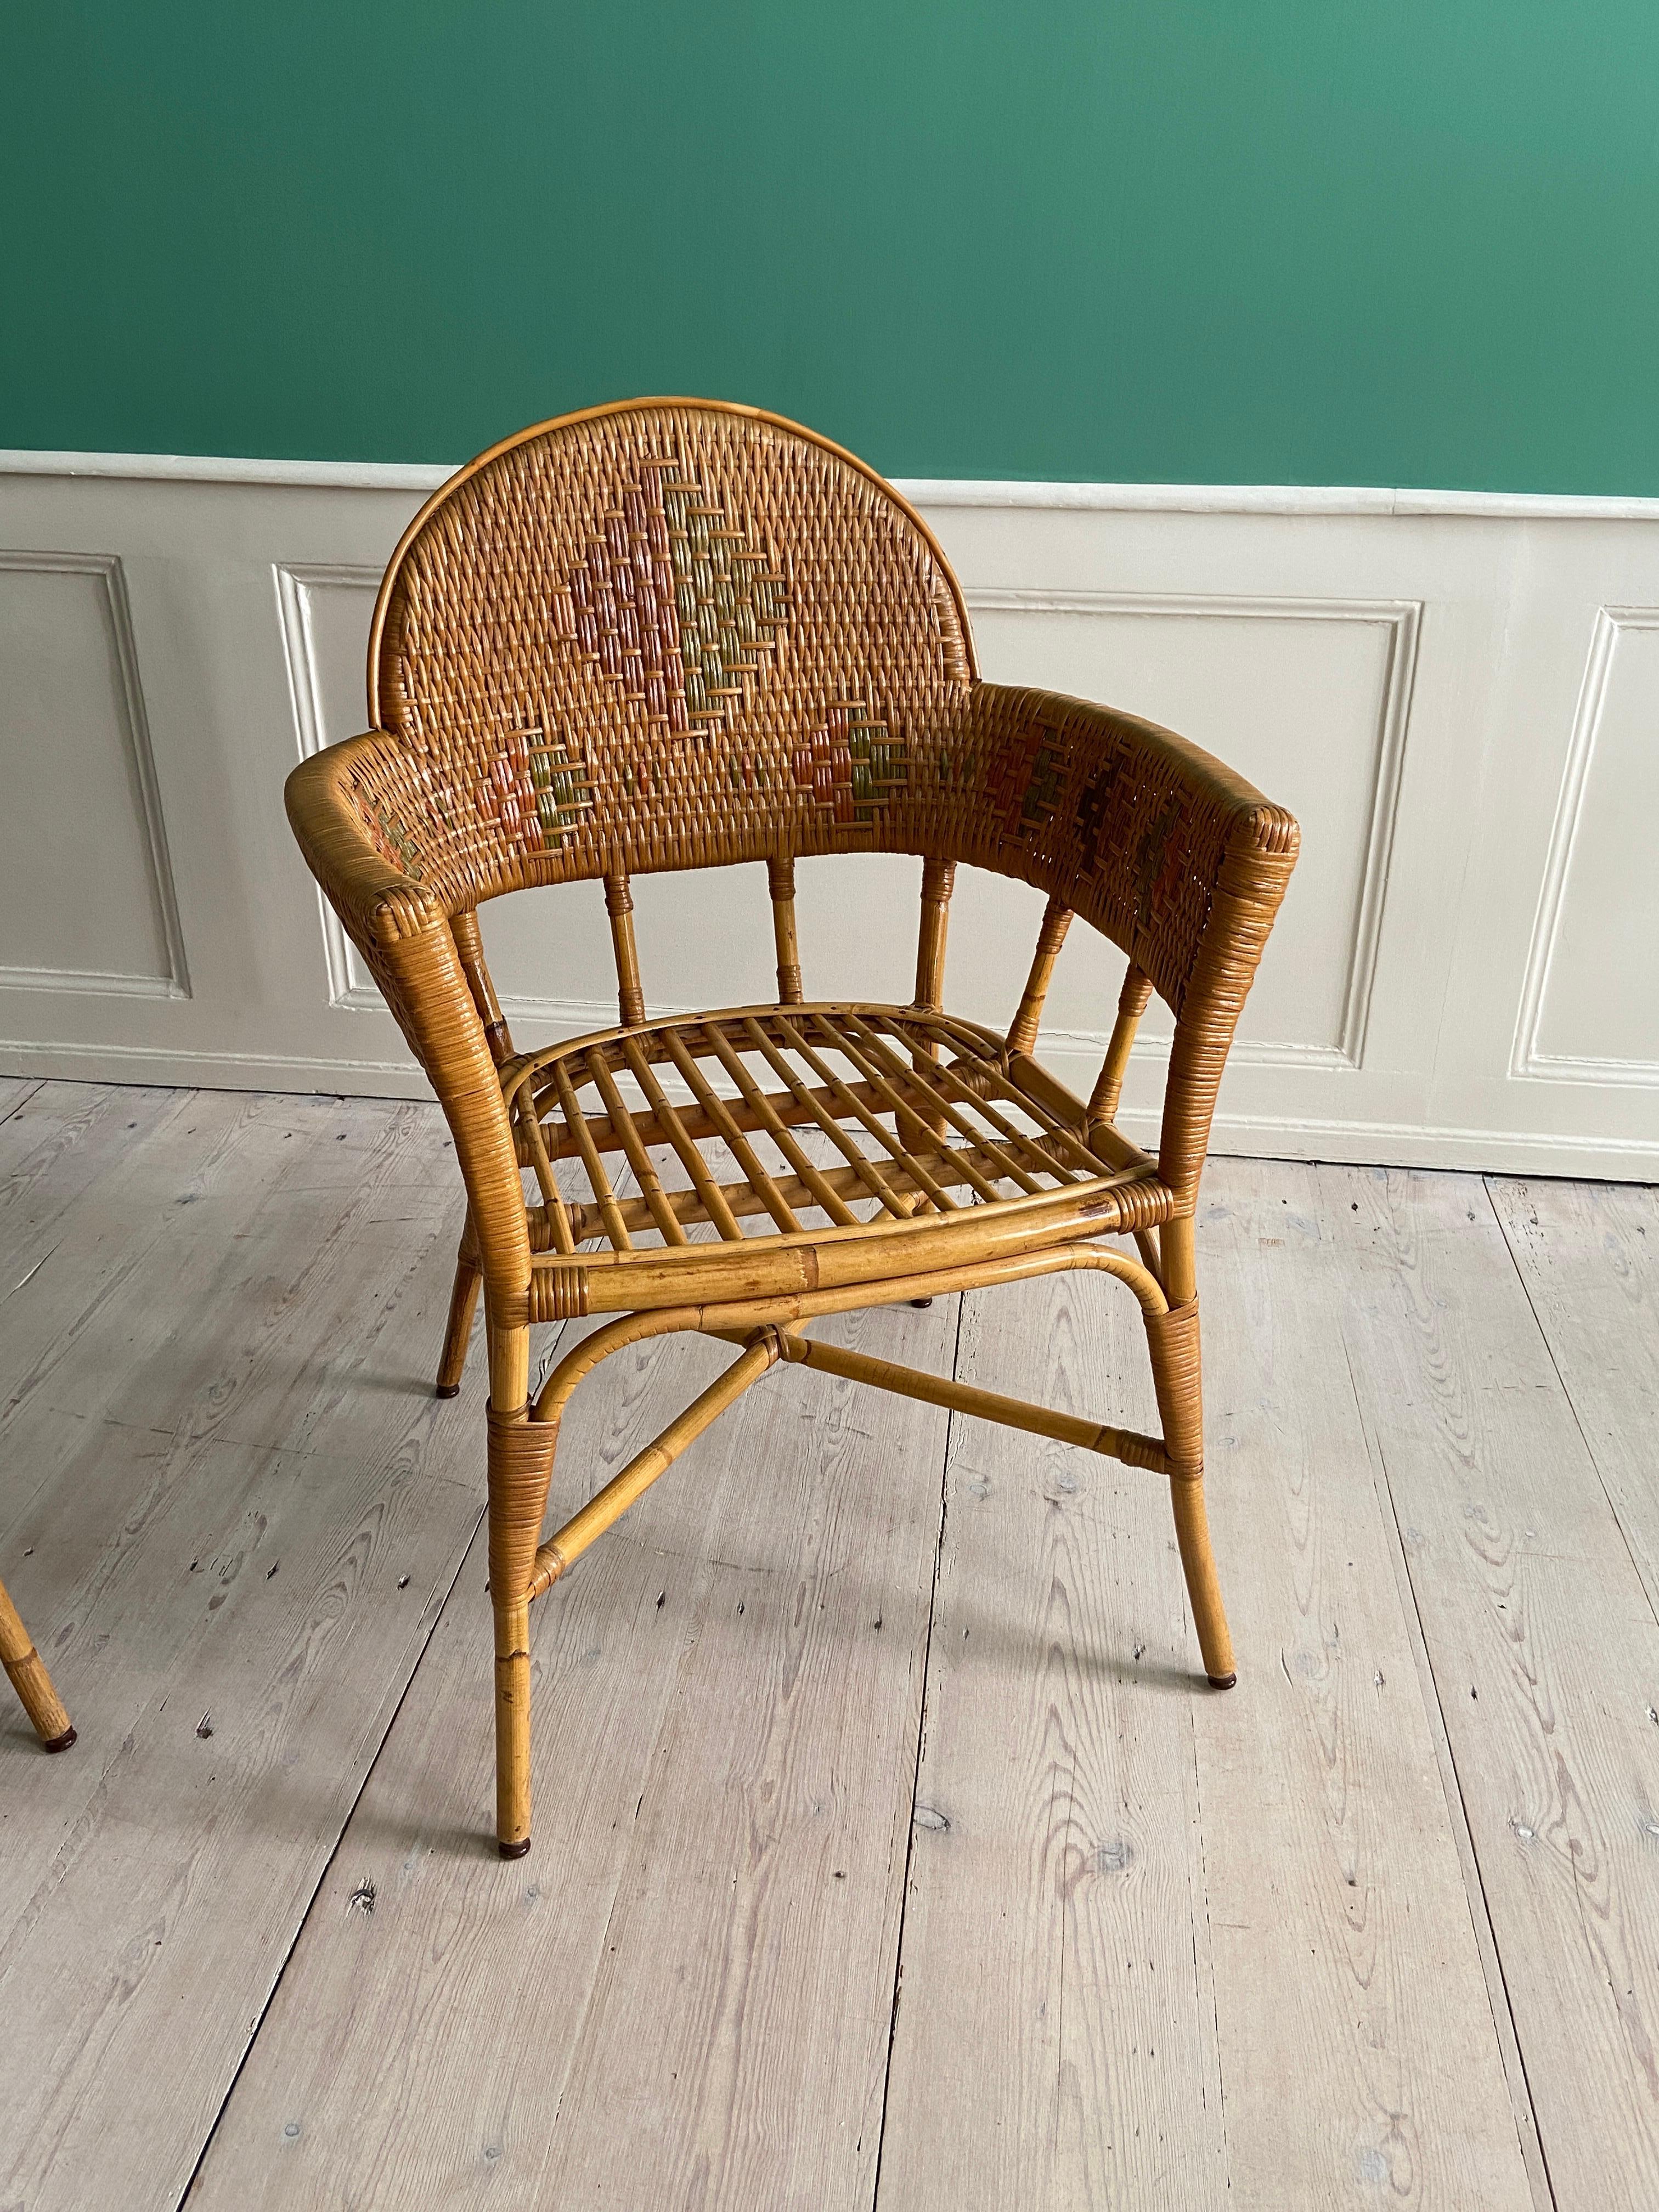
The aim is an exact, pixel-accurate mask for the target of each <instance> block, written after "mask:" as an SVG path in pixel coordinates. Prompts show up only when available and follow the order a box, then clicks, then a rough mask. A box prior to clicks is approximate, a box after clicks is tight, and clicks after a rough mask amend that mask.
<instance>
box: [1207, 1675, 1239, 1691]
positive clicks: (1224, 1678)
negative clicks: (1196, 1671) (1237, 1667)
mask: <svg viewBox="0 0 1659 2212" xmlns="http://www.w3.org/2000/svg"><path fill="white" fill-rule="evenodd" d="M1237 1680H1238V1677H1237V1674H1212V1675H1211V1676H1210V1678H1209V1682H1210V1687H1211V1688H1212V1690H1231V1688H1232V1686H1233V1685H1234V1683H1235V1682H1237Z"/></svg>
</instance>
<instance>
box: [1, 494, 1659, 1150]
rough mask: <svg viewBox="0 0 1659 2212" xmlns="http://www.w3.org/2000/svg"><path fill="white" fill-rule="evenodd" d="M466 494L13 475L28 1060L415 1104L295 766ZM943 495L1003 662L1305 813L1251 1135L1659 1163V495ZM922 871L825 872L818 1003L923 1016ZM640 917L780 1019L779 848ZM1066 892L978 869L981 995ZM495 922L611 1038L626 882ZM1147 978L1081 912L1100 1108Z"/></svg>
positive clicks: (937, 518) (1151, 1116) (1241, 1060)
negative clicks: (768, 869)
mask: <svg viewBox="0 0 1659 2212" xmlns="http://www.w3.org/2000/svg"><path fill="white" fill-rule="evenodd" d="M443 473H444V472H443V471H436V470H431V469H424V468H422V469H410V470H402V471H400V470H397V469H388V468H366V469H362V470H357V469H352V468H349V467H343V466H341V465H332V464H331V465H307V464H299V463H264V462H240V461H239V462H224V463H216V462H211V461H199V460H192V461H187V462H170V461H165V460H152V459H143V458H138V459H131V458H125V459H124V458H123V457H119V456H112V455H100V456H76V455H58V456H31V455H13V456H10V457H9V458H3V457H0V747H3V751H4V765H5V768H6V771H7V784H8V791H9V809H8V811H7V812H6V813H5V814H4V815H3V816H0V1071H5V1072H15V1073H61V1074H65V1075H82V1076H99V1077H111V1078H117V1079H119V1078H127V1079H142V1080H146V1081H159V1082H179V1083H204V1084H210V1085H215V1084H216V1085H239V1086H249V1085H258V1086H272V1087H287V1088H295V1089H305V1090H319V1089H328V1090H340V1091H362V1092H384V1093H392V1094H400V1095H414V1096H419V1095H421V1094H422V1090H423V1084H422V1078H421V1076H420V1074H419V1072H418V1070H416V1069H415V1068H414V1067H413V1066H412V1064H411V1062H410V1059H409V1055H408V1054H407V1052H406V1050H405V1048H404V1045H403V1042H402V1040H401V1038H400V1037H399V1036H398V1032H397V1030H396V1028H395V1026H394V1024H392V1021H391V1019H390V1017H389V1016H388V1015H387V1014H386V1011H385V1008H384V1007H383V1006H382V1005H381V1004H380V999H379V994H377V993H376V991H375V989H374V985H373V983H372V982H371V981H369V979H368V976H367V975H365V974H364V973H363V972H362V969H361V965H360V963H358V962H357V960H356V955H355V953H354V952H353V951H352V949H351V947H350V946H349V944H348V943H347V941H346V939H345V938H344V936H343V933H342V932H341V931H340V929H339V927H338V925H337V922H336V921H335V920H334V918H333V916H332V915H331V914H330V913H329V912H328V911H327V909H326V908H325V906H324V904H323V902H321V900H320V899H319V896H318V895H317V892H316V889H315V886H314V885H313V884H312V882H311V879H310V878H309V877H308V876H307V873H306V871H305V869H304V866H303V865H302V864H301V860H300V859H299V856H298V854H297V852H296V851H295V848H294V846H293V843H292V840H291V839H290V837H289V832H288V828H287V823H286V821H285V819H284V817H283V811H282V784H283V777H284V775H286V773H287V771H288V769H289V767H290V766H291V764H292V763H293V762H294V761H295V759H297V758H298V757H300V756H301V755H302V754H304V753H307V752H310V751H313V750H315V749H316V748H317V747H319V746H320V745H324V744H333V743H335V742H337V740H338V739H339V738H343V737H346V736H349V735H350V734H352V733H353V732H355V731H356V730H357V729H359V728H361V727H362V723H363V719H364V706H363V699H364V681H363V661H364V651H365V646H366V641H367V636H368V623H369V617H370V612H371V610H372V607H373V604H374V590H375V586H376V585H377V583H378V580H379V578H380V572H381V569H382V568H383V566H384V563H385V562H386V558H387V556H388V555H389V554H390V552H391V550H392V546H393V544H395V543H396V540H397V538H398V534H399V532H401V530H402V528H403V526H404V524H405V522H406V521H407V520H408V518H409V516H410V513H412V512H413V511H414V508H415V507H416V505H417V504H418V503H419V499H420V497H421V495H422V493H423V492H424V490H425V489H428V488H429V487H430V485H431V484H432V483H435V481H438V480H440V479H441V476H442V474H443ZM910 489H911V490H912V493H913V495H915V496H916V497H917V498H918V500H919V503H921V505H922V507H923V509H924V512H926V513H927V516H928V519H929V520H930V521H931V522H932V523H933V526H934V527H935V529H936V530H937V531H938V532H939V535H940V538H941V539H942V541H943V543H944V544H945V549H946V550H947V551H948V552H949V553H950V554H951V557H952V559H953V560H954V561H955V562H956V564H957V569H958V572H959V574H961V576H962V578H963V584H964V586H965V588H966V591H967V594H968V599H969V606H970V610H971V611H972V614H973V617H974V623H975V636H976V638H977V640H978V643H979V650H980V657H981V663H982V665H983V666H984V669H985V671H986V673H987V675H988V676H992V677H994V678H999V679H1002V680H1006V681H1010V682H1020V683H1035V684H1044V685H1047V686H1048V687H1049V688H1051V689H1054V690H1061V691H1071V692H1075V693H1077V694H1079V695H1081V696H1088V697H1094V698H1103V699H1107V700H1109V701H1111V702H1114V703H1115V704H1117V705H1121V706H1123V707H1127V708H1132V709H1133V710H1134V711H1135V712H1137V713H1139V714H1146V715H1148V716H1150V717H1151V718H1152V720H1158V721H1163V722H1165V723H1168V724H1170V726H1173V727H1176V728H1178V729H1181V730H1183V731H1185V732H1187V733H1188V735H1189V736H1191V737H1193V738H1196V739H1197V740H1198V742H1199V743H1200V744H1205V745H1207V746H1208V747H1209V748H1210V749H1211V750H1212V751H1214V752H1217V753H1218V754H1220V755H1222V756H1223V757H1225V758H1227V759H1228V760H1230V761H1231V762H1233V763H1235V764H1236V765H1237V767H1239V768H1240V769H1242V770H1243V772H1244V773H1245V774H1246V775H1249V776H1250V777H1251V778H1252V779H1253V781H1255V782H1256V783H1258V784H1259V785H1260V786H1261V788H1262V789H1263V790H1264V791H1266V792H1267V793H1269V794H1270V795H1271V796H1272V797H1273V798H1275V799H1281V800H1283V801H1284V802H1285V804H1287V805H1290V806H1291V807H1292V808H1293V809H1294V810H1295V811H1296V812H1297V816H1298V817H1299V818H1300V820H1301V822H1302V824H1303V832H1304V851H1303V858H1302V860H1301V863H1300V865H1299V866H1298V868H1297V874H1296V877H1295V878H1294V881H1293V883H1292V885H1291V893H1290V896H1289V898H1288V899H1287V901H1286V903H1285V911H1284V914H1283V915H1282V917H1281V920H1280V921H1279V927H1278V929H1277V930H1276V932H1275V934H1274V936H1273V940H1272V942H1271V944H1270V945H1269V947H1268V952H1267V961H1266V963H1265V964H1264V967H1263V969H1262V973H1261V977H1260V980H1259V981H1258V984H1257V987H1256V989H1255V993H1254V994H1253V996H1252V999H1251V1001H1250V1004H1249V1007H1248V1008H1247V1011H1246V1014H1245V1019H1244V1024H1243V1030H1242V1032H1241V1038H1240V1042H1239V1045H1238V1047H1237V1050H1236V1052H1235V1054H1234V1057H1233V1063H1232V1065H1231V1068H1230V1071H1229V1074H1228V1078H1227V1082H1226V1085H1225V1089H1224V1091H1223V1094H1222V1109H1221V1113H1220V1115H1219V1118H1218V1123H1217V1133H1216V1142H1217V1145H1218V1147H1220V1148H1224V1149H1228V1150H1232V1151H1242V1152H1261V1153H1281V1154H1289V1155H1297V1156H1304V1157H1306V1156H1310V1155H1311V1156H1315V1157H1328V1158H1349V1159H1375V1160H1382V1161H1401V1162H1424V1163H1428V1164H1449V1165H1458V1166H1482V1165H1488V1166H1493V1167H1499V1168H1508V1169H1522V1170H1545V1171H1549V1170H1554V1171H1557V1172H1574V1173H1589V1174H1604V1175H1626V1176H1641V1177H1644V1178H1651V1177H1653V1176H1659V870H1656V869H1655V867H1654V866H1653V865H1652V863H1651V860H1650V853H1651V849H1652V846H1653V842H1654V828H1655V824H1656V822H1659V741H1656V739H1655V737H1654V735H1653V732H1655V731H1656V729H1659V504H1656V503H1653V502H1643V501H1562V500H1554V501H1551V500H1538V501H1525V500H1516V499H1513V498H1504V499H1497V498H1493V499H1484V498H1482V497H1480V496H1478V495H1463V494H1456V495H1453V494H1419V493H1400V492H1392V491H1386V490H1381V491H1369V490H1362V491H1318V492H1309V493H1304V492H1299V491H1297V490H1295V489H1287V488H1279V487H1272V486H1269V487H1247V488H1242V489H1229V488H1226V487H1221V488H1214V487H1204V486H1197V487H1194V486H1177V487H1160V486H1087V485H1064V486H1044V485H1001V486H994V485H970V484H928V485H918V486H914V487H911V488H910ZM918 875H919V868H918V864H917V863H915V861H909V860H900V859H893V858H890V857H886V856H880V855H873V854H855V855H849V856H847V857H846V858H845V859H842V860H835V861H811V862H805V863H803V864H802V866H801V870H800V892H799V902H800V912H801V922H802V935H803V941H804V951H805V963H806V966H807V971H808V980H809V987H811V988H813V989H814V990H821V991H823V992H824V993H826V994H829V993H835V992H838V991H842V990H846V991H855V992H866V993H870V994H883V995H890V996H892V997H894V998H898V999H903V998H908V995H909V991H910V987H911V974H912V963H913V959H914V943H915V893H916V886H917V880H918ZM635 899H636V902H637V913H636V926H637V929H638V934H639V939H640V945H641V958H642V962H643V965H644V969H645V976H646V982H647V995H648V996H649V998H650V1000H651V1002H652V1003H653V1005H654V1006H659V1007H662V1008H665V1009H667V1008H675V1007H688V1006H696V1005H701V1004H708V1003H710V1002H712V1001H718V1000H726V1001H728V1002H729V1001H730V1000H732V999H738V998H741V997H742V996H744V995H745V994H747V995H752V996H754V997H761V996H763V995H766V994H767V993H768V991H769V977H770V972H771V971H770V945H769V938H770V932H769V925H768V919H767V908H766V902H765V886H764V879H763V874H762V872H761V871H759V870H758V869H726V870H722V871H719V872H715V873H713V874H710V875H704V876H698V877H696V878H686V877H678V876H659V877H651V878H638V879H636V881H635ZM1041 911H1042V900H1041V899H1040V897H1038V896H1037V895H1036V894H1035V893H1034V892H1031V891H1030V890H1027V889H1026V888H1025V887H1024V885H1021V884H1011V883H1007V882H1005V881H1003V880H1001V879H1000V878H992V877H986V876H983V875H980V874H977V873H975V872H964V873H963V878H961V879H960V881H959V884H958V889H957V900H956V904H955V908H954V910H953V915H952V920H951V966H950V994H949V995H950V998H951V1003H952V1004H953V1005H954V1006H957V1008H959V1009H960V1010H961V1011H962V1012H966V1013H969V1014H972V1015H975V1016H977V1017H980V1018H985V1019H988V1020H993V1021H998V1022H1001V1021H1005V1020H1006V1018H1007V1017H1008V1015H1009V1013H1010V1012H1012V1007H1013V1005H1014V1002H1015V1000H1016V999H1017V997H1018V991H1019V987H1020V984H1021V981H1023V979H1024V970H1025V966H1026V963H1027V960H1028V958H1029V956H1030V945H1031V941H1032V938H1033V936H1034V934H1035V932H1036V925H1037V921H1038V918H1039V916H1040V914H1041ZM483 928H484V934H485V938H486V940H487V942H488V945H489V951H490V957H491V960H492V963H493V964H494V966H495V972H496V978H497V981H498V984H499V985H500V987H501V995H502V999H503V1001H504V1003H505V1004H506V1006H507V1011H508V1013H509V1017H510V1018H511V1019H512V1021H513V1024H514V1027H515V1030H516V1031H517V1032H518V1034H519V1035H520V1037H521V1038H525V1039H530V1038H535V1037H538V1036H560V1035H566V1034H571V1033H574V1032H575V1031H577V1030H581V1029H584V1028H587V1027H590V1026H593V1025H594V1024H599V1023H602V1022H605V1021H608V1020H610V1019H612V1018H614V1013H613V1006H614V1001H612V1000H610V999H609V998H608V997H607V996H600V995H599V994H600V992H601V991H602V990H603V984H602V983H601V981H600V979H601V978H604V977H606V976H608V975H609V972H610V969H609V935H608V931H607V928H606V924H605V913H604V908H603V902H602V900H601V897H600V896H599V889H598V886H597V885H587V884H584V885H579V886H574V887H572V888H570V889H568V890H560V891H539V892H532V893H527V894H524V895H521V896H519V897H517V898H512V899H506V900H501V901H497V902H494V903H492V904H491V905H489V906H488V907H486V908H484V910H483ZM1121 968H1122V961H1121V956H1120V955H1119V954H1118V953H1117V952H1116V951H1115V950H1114V948H1112V947H1111V946H1109V945H1104V944H1103V943H1102V942H1101V941H1100V940H1098V939H1094V938H1093V937H1092V936H1091V933H1089V932H1087V931H1086V930H1083V929H1079V930H1077V931H1075V932H1074V933H1073V941H1072V942H1071V943H1070V944H1068V945H1067V946H1066V951H1065V953H1064V955H1063V956H1062V959H1061V962H1060V971H1059V974H1058V975H1057V978H1056V981H1055V984H1054V991H1053V994H1052V995H1051V998H1050V1000H1049V1006H1048V1023H1047V1024H1046V1025H1045V1030H1044V1041H1043V1050H1044V1053H1045V1054H1046V1056H1047V1057H1048V1059H1049V1060H1050V1061H1051V1063H1052V1064H1053V1065H1054V1067H1055V1069H1056V1071H1057V1072H1058V1073H1060V1074H1061V1075H1062V1076H1063V1077H1064V1078H1065V1079H1066V1080H1067V1081H1068V1082H1070V1083H1072V1084H1073V1086H1074V1087H1075V1088H1077V1089H1079V1090H1085V1091H1086V1089H1087V1087H1088V1085H1089V1084H1090V1082H1091V1080H1092V1077H1093V1073H1094V1069H1095V1066H1096V1065H1097V1061H1098V1059H1099V1055H1100V1053H1101V1051H1102V1050H1103V1045H1104V1040H1105V1036H1106V1032H1107V1031H1108V1030H1109V1027H1110V1022H1111V1015H1112V1010H1113V1006H1114V1004H1115V997H1116V990H1117V980H1118V977H1119V975H1120V974H1121ZM1146 1028H1147V1036H1146V1038H1145V1039H1144V1040H1143V1042H1142V1043H1141V1045H1140V1047H1139V1049H1138V1051H1137V1054H1136V1058H1135V1062H1134V1065H1133V1067H1132V1069H1131V1072H1130V1079H1129V1084H1128V1087H1127V1106H1126V1120H1127V1121H1128V1123H1129V1124H1130V1126H1132V1127H1135V1128H1136V1129H1137V1130H1138V1131H1143V1132H1146V1133H1151V1132H1152V1131H1155V1129H1156V1126H1157V1121H1156V1115H1157V1103H1158V1096H1159V1091H1160V1085H1161V1076H1162V1066H1163V1060H1164V1054H1165V1051H1166V1050H1167V1029H1168V1024H1167V1018H1165V1020H1164V1022H1163V1023H1162V1024H1160V1023H1159V1022H1158V1018H1157V1009H1156V1008H1154V1010H1153V1012H1152V1014H1151V1015H1149V1017H1148V1020H1147V1024H1146ZM1160 1031H1161V1032H1162V1033H1161V1034H1160Z"/></svg>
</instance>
